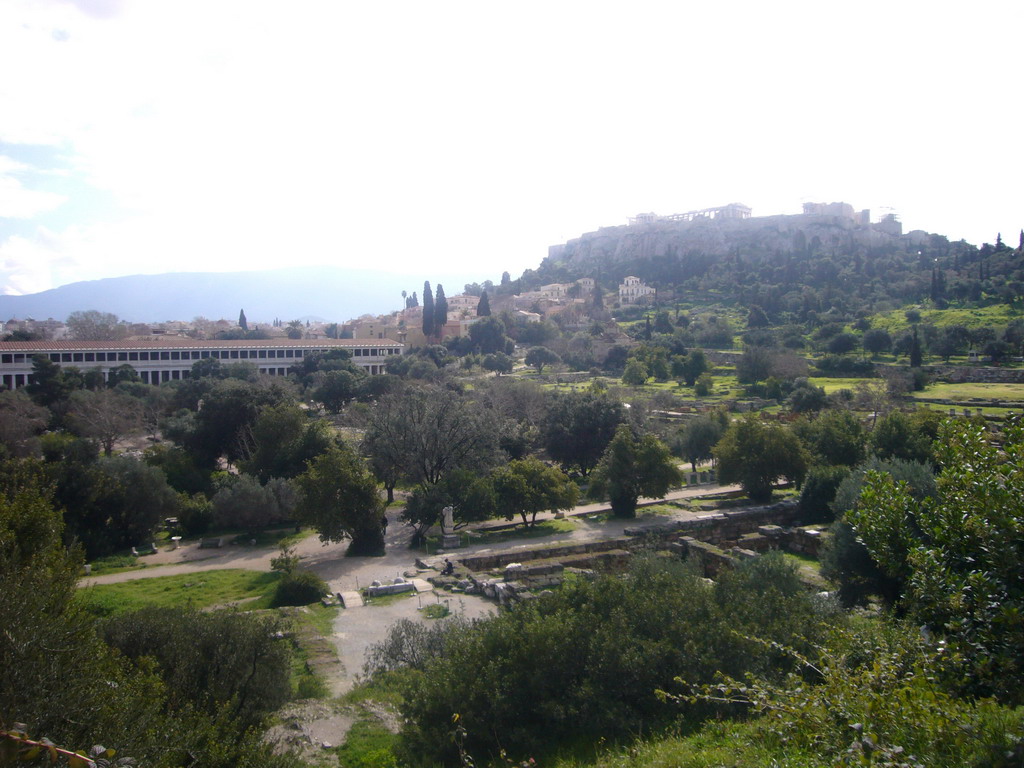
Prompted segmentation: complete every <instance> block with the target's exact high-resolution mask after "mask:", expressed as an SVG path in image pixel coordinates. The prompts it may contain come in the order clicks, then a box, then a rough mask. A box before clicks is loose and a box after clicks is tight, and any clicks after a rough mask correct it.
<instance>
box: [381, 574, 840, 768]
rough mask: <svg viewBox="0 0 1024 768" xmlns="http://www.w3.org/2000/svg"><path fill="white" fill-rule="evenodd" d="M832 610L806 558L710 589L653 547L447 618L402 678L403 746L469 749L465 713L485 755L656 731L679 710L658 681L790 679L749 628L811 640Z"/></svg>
mask: <svg viewBox="0 0 1024 768" xmlns="http://www.w3.org/2000/svg"><path fill="white" fill-rule="evenodd" d="M821 620H822V614H821V613H820V612H819V610H818V608H817V607H816V604H815V603H814V601H813V600H812V596H811V595H809V594H808V593H807V591H806V590H805V589H804V588H803V587H802V586H801V585H800V581H799V579H798V578H797V576H796V575H795V572H794V569H793V568H792V567H790V566H789V565H788V564H786V563H784V562H783V561H782V559H781V558H780V557H775V556H766V557H763V558H759V559H757V560H755V561H752V562H751V563H750V564H749V565H744V567H741V568H739V569H737V570H736V571H735V572H734V573H731V574H723V576H722V578H721V580H720V581H719V583H718V584H716V585H714V586H711V587H709V586H707V585H706V584H705V583H704V582H702V581H701V580H700V579H699V578H697V577H696V575H694V574H693V573H690V572H689V571H688V570H687V569H686V568H685V566H683V564H680V563H666V562H660V561H656V560H653V559H652V560H647V559H640V560H639V561H638V562H636V563H634V565H633V567H632V568H631V571H630V573H629V574H628V575H626V576H616V577H611V576H608V577H604V578H601V579H599V580H596V581H593V582H590V581H586V580H582V579H579V580H568V581H567V582H566V583H565V584H564V585H563V586H562V589H561V590H559V591H558V592H556V593H554V594H550V595H545V596H543V597H541V598H539V599H537V600H533V601H530V602H528V603H523V604H521V605H517V606H515V607H514V608H512V609H511V610H509V611H507V612H504V613H502V614H500V615H499V616H497V617H495V618H492V619H489V620H487V621H479V622H475V623H473V624H470V625H462V626H459V625H457V624H454V625H448V626H452V627H456V628H457V631H451V632H448V633H447V634H445V635H444V637H443V641H442V642H440V643H438V644H437V647H438V649H439V651H438V652H437V653H436V655H431V656H430V657H429V658H428V659H427V660H426V661H423V660H422V659H420V660H418V661H417V662H416V663H418V664H419V665H420V667H419V670H418V671H417V670H416V669H415V668H412V669H410V670H409V671H408V672H407V674H406V675H404V676H403V679H402V683H401V685H402V687H403V691H402V693H403V697H402V698H403V703H402V704H401V709H402V715H403V717H404V718H405V721H406V725H405V727H404V729H403V734H402V749H403V752H404V753H405V754H408V755H409V756H410V758H412V756H413V755H415V758H414V759H411V760H410V763H411V764H416V765H423V764H430V763H431V762H433V761H440V760H446V759H448V760H455V759H457V755H456V753H455V749H454V746H453V745H452V742H451V739H450V731H451V730H452V725H451V722H452V715H453V714H455V713H458V714H459V715H460V724H461V725H462V727H464V728H465V731H466V737H465V743H464V748H465V749H466V750H467V752H468V753H469V754H472V755H473V756H474V757H475V758H477V759H478V760H481V761H482V760H485V759H488V758H493V757H496V756H497V755H498V754H499V751H500V750H501V749H505V750H508V754H509V756H510V757H512V758H514V759H521V758H523V757H527V756H530V755H533V756H535V757H538V758H540V757H541V756H542V754H546V753H550V752H551V751H553V750H556V749H558V748H559V747H567V746H571V745H573V744H580V743H590V744H592V743H594V742H596V741H598V740H599V739H602V738H603V739H607V740H616V739H628V738H631V737H632V736H634V735H635V734H636V733H637V730H638V729H639V727H640V724H643V728H644V731H645V732H648V731H650V729H657V728H662V727H666V726H669V725H671V724H672V721H673V720H674V719H675V718H676V714H675V713H673V712H672V711H671V708H668V707H665V706H664V705H663V704H662V703H661V702H659V701H658V700H657V699H656V697H655V696H654V693H653V692H654V691H655V690H656V689H658V688H664V687H666V686H671V685H672V680H673V678H674V677H675V676H677V675H681V676H683V677H684V678H686V679H688V680H694V681H710V680H711V677H712V675H713V674H714V673H715V671H716V670H723V671H726V672H730V673H735V674H738V675H741V676H742V675H743V674H745V673H747V672H756V673H759V674H764V675H767V676H772V677H779V676H781V675H782V674H784V673H785V671H786V669H787V668H788V666H787V659H786V658H784V657H783V655H782V654H780V653H778V652H775V651H773V650H772V649H770V648H768V647H767V646H765V645H758V644H754V643H751V642H750V641H749V640H747V639H745V636H746V635H756V636H758V637H765V638H768V639H771V640H774V641H778V642H781V643H785V644H790V643H794V644H796V645H799V646H801V647H804V646H805V645H806V643H808V642H811V641H812V640H813V638H815V637H817V636H819V635H820V632H819V630H818V627H819V626H820V622H821ZM443 621H444V622H449V621H451V620H450V619H445V620H443ZM441 626H442V627H443V626H444V624H442V625H441ZM421 636H422V639H424V640H426V639H428V636H429V637H432V634H429V635H428V634H424V633H412V634H410V633H409V632H408V631H405V635H404V636H403V639H404V640H405V641H408V640H415V639H417V638H419V637H421ZM414 645H418V646H419V647H422V644H419V643H416V644H414ZM398 646H401V647H402V648H404V649H405V650H409V649H410V644H409V643H408V642H403V643H399V644H397V645H396V650H398ZM391 655H393V654H391ZM413 656H414V658H415V655H413ZM708 712H709V708H708V707H706V706H697V707H694V708H693V709H691V710H689V711H687V712H685V713H684V715H683V718H684V719H685V721H686V722H687V724H690V725H692V724H695V723H696V722H699V720H700V719H701V718H702V717H703V716H704V715H705V714H707V713H708Z"/></svg>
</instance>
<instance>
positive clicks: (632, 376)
mask: <svg viewBox="0 0 1024 768" xmlns="http://www.w3.org/2000/svg"><path fill="white" fill-rule="evenodd" d="M649 376H650V371H648V370H647V365H646V364H645V363H644V361H643V360H641V359H640V358H638V357H633V358H630V360H629V362H628V363H626V370H625V371H623V372H622V383H623V384H629V385H630V386H631V387H641V386H643V385H644V383H645V382H646V381H647V379H648V377H649Z"/></svg>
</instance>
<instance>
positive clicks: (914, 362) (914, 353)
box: [910, 325, 922, 368]
mask: <svg viewBox="0 0 1024 768" xmlns="http://www.w3.org/2000/svg"><path fill="white" fill-rule="evenodd" d="M921 357H922V355H921V340H920V339H919V338H918V337H917V326H916V325H915V326H914V335H913V337H912V338H911V340H910V367H911V368H920V367H921Z"/></svg>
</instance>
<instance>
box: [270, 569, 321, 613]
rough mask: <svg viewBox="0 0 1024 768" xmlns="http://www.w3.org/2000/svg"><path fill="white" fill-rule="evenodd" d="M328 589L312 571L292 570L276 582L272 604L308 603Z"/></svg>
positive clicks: (278, 605)
mask: <svg viewBox="0 0 1024 768" xmlns="http://www.w3.org/2000/svg"><path fill="white" fill-rule="evenodd" d="M328 591H329V590H328V588H327V583H326V582H325V581H324V580H323V579H321V578H320V577H319V576H317V575H316V574H315V573H313V572H312V571H293V572H292V573H289V574H288V575H286V576H285V577H284V578H283V579H281V581H279V582H278V583H277V589H276V590H274V599H273V605H274V607H275V608H279V607H281V606H283V605H309V604H310V603H315V602H316V601H317V600H319V599H320V598H321V597H323V596H324V595H326V594H327V593H328Z"/></svg>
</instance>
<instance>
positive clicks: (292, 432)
mask: <svg viewBox="0 0 1024 768" xmlns="http://www.w3.org/2000/svg"><path fill="white" fill-rule="evenodd" d="M242 435H243V437H242V441H243V444H244V449H243V455H244V458H242V459H240V460H239V461H238V466H239V468H240V469H241V470H242V471H243V472H246V473H248V474H250V475H254V476H255V477H257V478H258V479H259V481H260V482H261V483H267V482H269V481H270V479H271V478H272V477H282V478H292V477H295V476H296V475H299V474H301V473H302V472H303V471H304V470H305V468H306V463H307V462H309V461H310V460H311V459H314V458H316V457H317V456H319V455H320V454H321V453H323V452H324V451H326V450H327V449H328V448H329V447H330V446H331V442H332V440H331V436H330V434H329V433H328V430H327V426H326V424H325V423H324V422H323V421H313V420H311V419H310V417H309V415H308V414H307V413H306V412H305V411H304V410H302V409H301V408H299V406H298V405H296V404H295V403H279V404H277V405H271V406H268V407H266V408H264V409H262V410H261V411H260V413H259V415H258V416H257V417H256V419H255V421H254V422H253V423H252V424H251V425H249V426H248V427H246V428H243V432H242Z"/></svg>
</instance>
